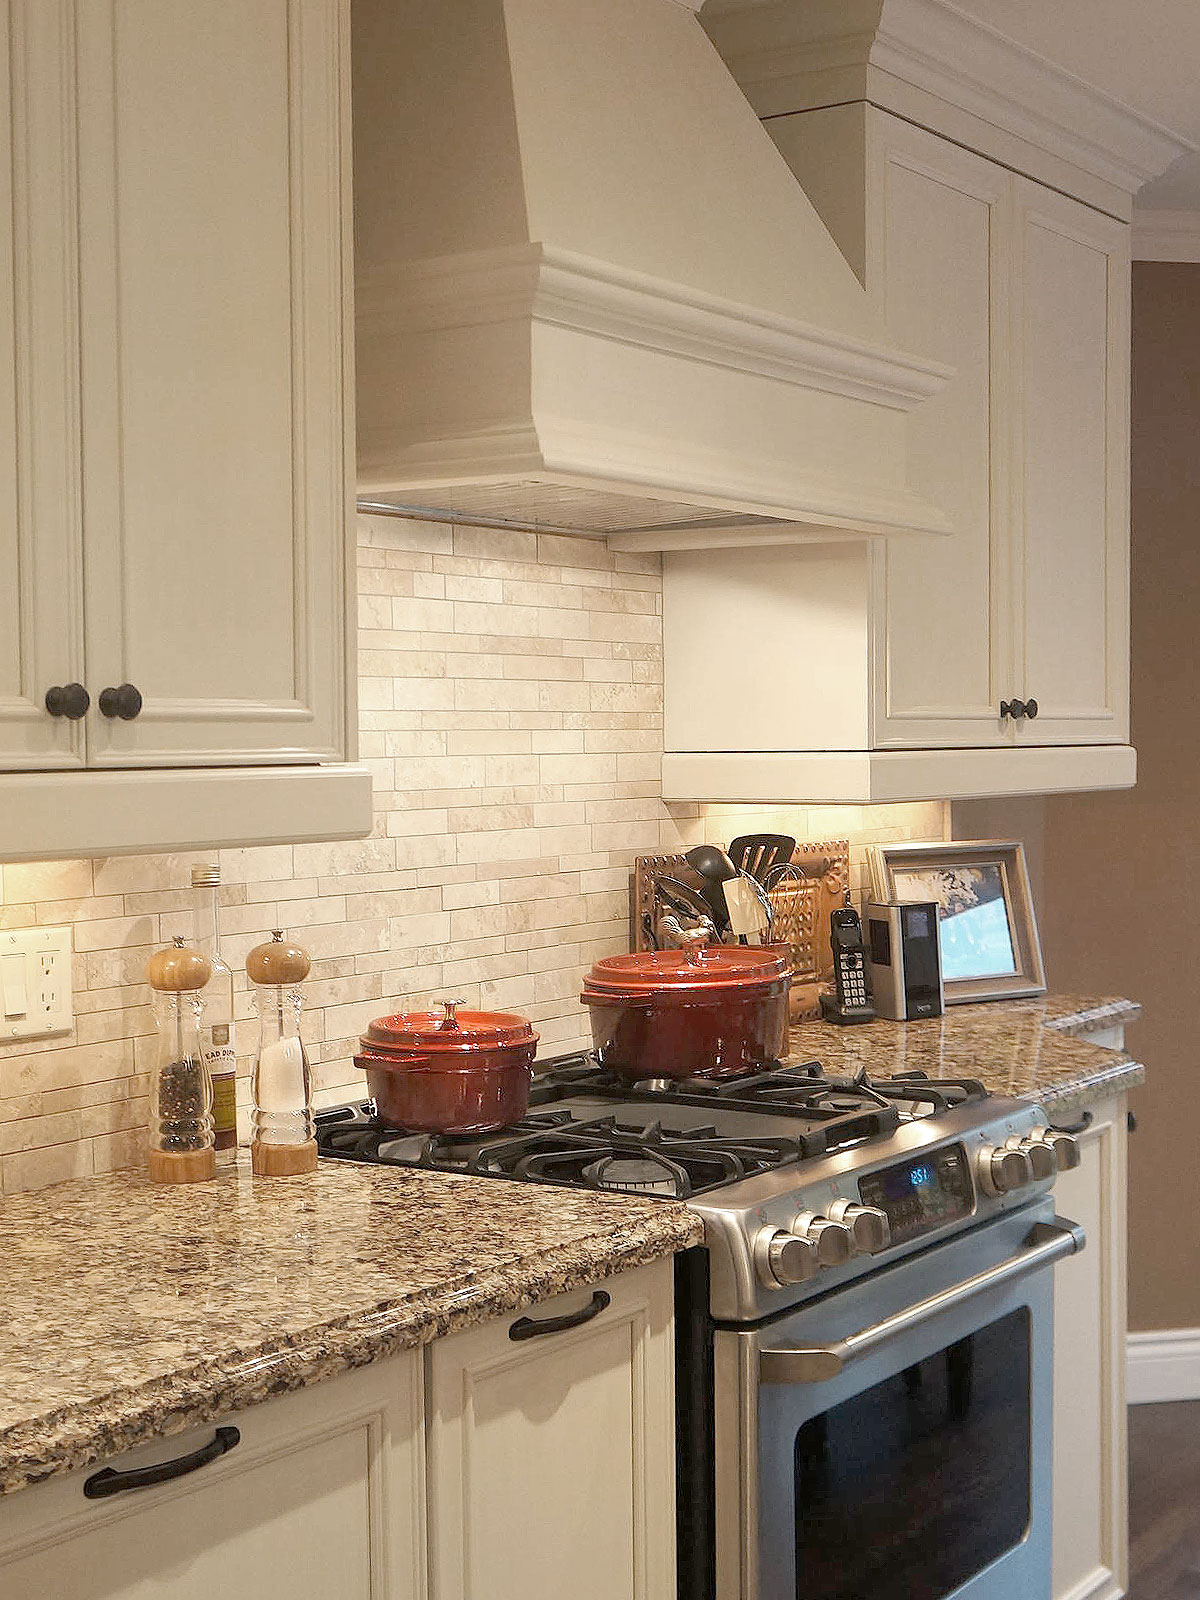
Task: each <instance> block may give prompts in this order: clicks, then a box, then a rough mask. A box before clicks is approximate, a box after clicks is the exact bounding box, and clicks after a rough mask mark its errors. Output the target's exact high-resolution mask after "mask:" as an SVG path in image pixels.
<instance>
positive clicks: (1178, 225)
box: [1133, 211, 1200, 261]
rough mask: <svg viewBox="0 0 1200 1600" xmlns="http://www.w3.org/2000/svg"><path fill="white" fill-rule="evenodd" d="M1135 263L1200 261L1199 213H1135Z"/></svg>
mask: <svg viewBox="0 0 1200 1600" xmlns="http://www.w3.org/2000/svg"><path fill="white" fill-rule="evenodd" d="M1133 259H1134V260H1135V261H1200V211H1135V212H1134V213H1133Z"/></svg>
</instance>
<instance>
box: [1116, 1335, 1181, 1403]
mask: <svg viewBox="0 0 1200 1600" xmlns="http://www.w3.org/2000/svg"><path fill="white" fill-rule="evenodd" d="M1125 1398H1126V1400H1127V1401H1128V1402H1129V1404H1130V1405H1131V1406H1139V1405H1152V1404H1154V1403H1155V1402H1156V1401H1162V1400H1200V1328H1163V1329H1157V1330H1155V1331H1154V1332H1152V1333H1131V1334H1129V1335H1128V1337H1127V1340H1126V1383H1125Z"/></svg>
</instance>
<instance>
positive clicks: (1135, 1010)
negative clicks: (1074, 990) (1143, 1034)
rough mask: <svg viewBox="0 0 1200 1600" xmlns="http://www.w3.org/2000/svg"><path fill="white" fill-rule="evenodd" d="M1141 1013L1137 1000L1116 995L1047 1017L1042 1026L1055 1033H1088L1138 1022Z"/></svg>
mask: <svg viewBox="0 0 1200 1600" xmlns="http://www.w3.org/2000/svg"><path fill="white" fill-rule="evenodd" d="M1141 1015H1142V1007H1141V1005H1140V1003H1139V1002H1138V1001H1137V1000H1127V999H1125V998H1124V997H1123V996H1114V997H1113V998H1112V999H1108V1000H1104V1001H1102V1002H1100V1003H1099V1004H1097V1005H1093V1006H1086V1007H1084V1008H1083V1009H1082V1010H1079V1011H1064V1012H1063V1013H1062V1014H1061V1015H1060V1016H1057V1017H1047V1018H1046V1020H1045V1022H1044V1023H1043V1024H1042V1026H1043V1027H1045V1028H1049V1029H1050V1030H1051V1031H1052V1032H1054V1033H1067V1034H1083V1035H1086V1034H1089V1033H1098V1032H1101V1031H1102V1030H1103V1029H1105V1028H1117V1027H1126V1026H1128V1025H1129V1024H1130V1023H1133V1022H1137V1021H1138V1020H1139V1019H1140V1018H1141Z"/></svg>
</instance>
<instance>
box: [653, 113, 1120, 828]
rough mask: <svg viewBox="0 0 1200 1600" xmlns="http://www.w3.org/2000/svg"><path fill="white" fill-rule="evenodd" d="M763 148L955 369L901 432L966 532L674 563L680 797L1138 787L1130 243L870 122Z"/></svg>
mask: <svg viewBox="0 0 1200 1600" xmlns="http://www.w3.org/2000/svg"><path fill="white" fill-rule="evenodd" d="M768 126H769V128H770V131H771V134H772V137H773V138H774V139H775V142H776V144H777V145H778V146H779V148H780V150H781V151H782V153H783V155H784V157H785V158H786V159H787V161H788V162H789V164H790V165H791V166H792V168H793V170H794V171H795V173H796V175H797V177H798V179H799V180H800V182H801V184H802V185H803V186H804V188H805V189H806V191H807V192H808V193H809V195H810V196H811V198H812V199H813V202H814V204H815V205H816V206H817V208H818V210H819V211H820V212H821V214H822V216H823V218H824V220H825V222H826V224H827V225H828V226H829V228H830V230H831V232H832V233H833V234H834V236H835V238H837V239H838V241H839V243H840V244H841V245H842V248H843V250H844V251H845V253H846V255H847V258H848V260H849V261H850V262H851V264H852V265H853V266H854V267H855V269H856V270H857V271H858V272H859V273H860V275H861V276H862V279H863V282H864V284H865V286H866V288H867V291H868V293H869V295H870V296H871V297H872V298H874V299H875V300H876V302H877V303H878V305H879V306H880V307H881V309H882V311H883V314H884V319H885V324H886V327H887V331H888V334H889V336H890V337H891V338H892V339H894V341H895V342H896V344H897V345H899V346H902V347H909V348H913V349H917V350H920V351H921V352H922V353H923V354H924V355H926V356H927V357H931V358H933V359H935V360H938V361H940V362H943V363H945V364H946V365H947V366H950V367H952V368H953V369H954V375H953V377H952V378H951V379H950V380H949V382H948V384H947V385H946V387H945V389H944V390H943V391H942V392H941V393H940V394H938V395H935V396H933V397H932V398H930V399H929V400H927V401H926V402H925V404H924V405H923V406H922V407H920V408H918V409H917V410H915V411H914V412H912V413H910V415H909V417H908V419H907V423H908V429H909V444H908V456H909V463H910V473H911V475H912V480H913V482H912V487H913V489H914V491H915V492H917V493H918V494H920V495H921V496H922V497H923V498H925V499H928V500H930V501H932V502H934V503H935V504H937V505H939V506H940V507H941V508H942V510H943V511H944V512H945V514H946V516H947V518H948V520H949V522H950V524H951V526H952V529H953V532H952V533H951V535H950V536H949V537H948V538H936V539H935V538H930V537H928V536H922V535H914V536H913V537H911V538H908V539H891V540H888V541H886V542H885V541H882V540H876V541H872V542H869V543H864V544H862V545H860V546H858V547H857V548H854V547H848V546H843V547H840V548H835V547H832V546H830V547H827V548H826V549H824V550H819V551H805V550H788V551H771V552H764V553H761V554H759V553H755V554H753V555H752V556H751V555H750V554H743V555H741V556H740V557H739V558H738V559H737V561H736V570H735V568H734V567H732V566H731V564H730V561H729V560H727V559H726V558H725V556H724V555H723V553H720V552H716V553H708V552H699V553H688V554H687V555H686V556H683V555H680V556H670V555H668V556H667V557H666V558H665V560H664V591H665V592H664V648H665V657H666V665H665V679H666V757H665V762H664V790H665V795H666V798H668V799H671V800H683V799H694V800H699V799H707V800H730V801H733V800H742V801H771V800H849V801H874V800H904V799H920V798H930V797H938V796H941V797H945V796H952V797H960V796H970V795H974V794H980V795H985V794H1003V793H1022V792H1045V791H1051V790H1055V789H1080V788H1105V787H1120V786H1124V785H1127V784H1129V783H1131V782H1132V781H1133V777H1134V773H1135V757H1134V752H1133V751H1132V750H1131V749H1130V748H1129V746H1128V738H1129V688H1128V686H1129V635H1128V615H1129V574H1128V567H1129V509H1128V454H1129V416H1128V389H1129V376H1128V375H1129V315H1128V308H1129V229H1128V226H1127V224H1125V223H1123V222H1120V221H1117V220H1115V219H1114V218H1112V217H1110V216H1107V215H1105V214H1103V213H1102V212H1100V211H1097V210H1094V209H1093V208H1091V207H1090V206H1087V205H1084V204H1081V203H1080V202H1078V201H1076V200H1073V199H1069V198H1067V197H1066V196H1064V195H1061V194H1058V193H1056V192H1055V191H1054V190H1052V189H1050V188H1047V187H1045V186H1043V185H1041V184H1039V183H1036V182H1033V181H1032V180H1030V179H1027V178H1024V177H1022V176H1020V175H1018V174H1016V173H1014V172H1012V171H1011V170H1009V168H1008V167H1007V166H1005V165H1002V164H1001V163H1000V162H997V161H993V160H990V159H988V158H986V157H985V156H982V155H979V154H976V153H974V152H972V151H969V150H965V149H963V148H961V146H960V145H959V144H957V143H954V142H952V141H951V140H950V139H948V138H943V137H941V136H940V135H939V134H937V133H934V132H931V131H929V130H927V129H924V128H920V127H916V126H914V125H913V124H912V123H911V122H908V121H906V120H904V119H903V118H901V117H898V116H894V115H892V114H890V113H889V112H886V111H882V110H880V109H878V108H877V107H875V106H871V105H868V104H866V103H865V102H862V101H859V102H857V103H854V104H850V105H841V106H833V107H828V108H823V109H813V110H809V111H803V112H797V113H795V114H793V115H783V116H776V117H774V118H773V119H772V120H771V121H770V123H769V124H768ZM714 608H719V614H720V615H721V616H722V619H723V622H724V624H725V625H726V626H727V627H728V628H730V629H733V628H736V630H737V637H738V639H739V649H738V652H737V653H736V654H735V655H734V656H733V658H732V659H730V658H729V657H728V656H727V655H722V656H720V657H719V658H718V657H717V656H716V655H715V654H714V653H713V652H712V651H711V650H710V649H708V646H707V642H706V641H705V640H704V639H703V638H702V637H699V636H698V634H697V630H696V628H695V627H694V625H693V623H694V618H695V617H696V616H697V615H699V614H702V613H703V612H705V611H708V612H710V613H712V614H718V612H717V611H716V610H715V609H714ZM743 640H744V641H745V643H744V644H743V642H742V641H743ZM764 681H771V682H772V685H773V690H772V694H771V695H770V696H769V697H766V696H764V695H763V694H762V692H761V685H762V683H763V682H764ZM718 740H720V741H721V742H718Z"/></svg>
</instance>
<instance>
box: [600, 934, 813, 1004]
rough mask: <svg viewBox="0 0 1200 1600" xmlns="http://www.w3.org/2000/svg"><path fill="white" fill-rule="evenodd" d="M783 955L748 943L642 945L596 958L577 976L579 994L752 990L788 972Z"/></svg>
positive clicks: (638, 996)
mask: <svg viewBox="0 0 1200 1600" xmlns="http://www.w3.org/2000/svg"><path fill="white" fill-rule="evenodd" d="M791 970H792V969H791V963H790V962H789V961H788V958H787V956H786V955H782V954H780V953H779V951H777V950H765V949H762V948H755V947H753V946H750V945H711V944H710V945H703V946H701V947H700V949H699V950H695V951H691V950H643V951H640V952H638V953H637V954H636V955H630V956H608V957H607V958H606V959H605V960H603V961H597V962H596V964H595V966H594V967H593V968H592V970H591V971H590V972H589V973H588V975H587V977H586V978H585V979H584V981H583V990H584V993H583V998H584V999H585V1000H586V999H587V998H588V996H589V994H590V995H593V996H595V997H596V998H601V997H603V998H605V999H616V998H621V997H627V998H629V999H648V998H650V997H652V996H654V995H662V996H664V997H665V996H668V995H672V994H689V995H695V994H708V993H711V994H716V993H718V992H721V991H728V990H731V989H732V990H736V991H737V992H738V993H742V994H747V993H753V992H754V991H755V990H758V989H763V988H767V987H769V986H770V985H771V984H773V983H778V982H779V980H780V979H781V978H785V977H787V976H788V975H789V973H790V972H791Z"/></svg>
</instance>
